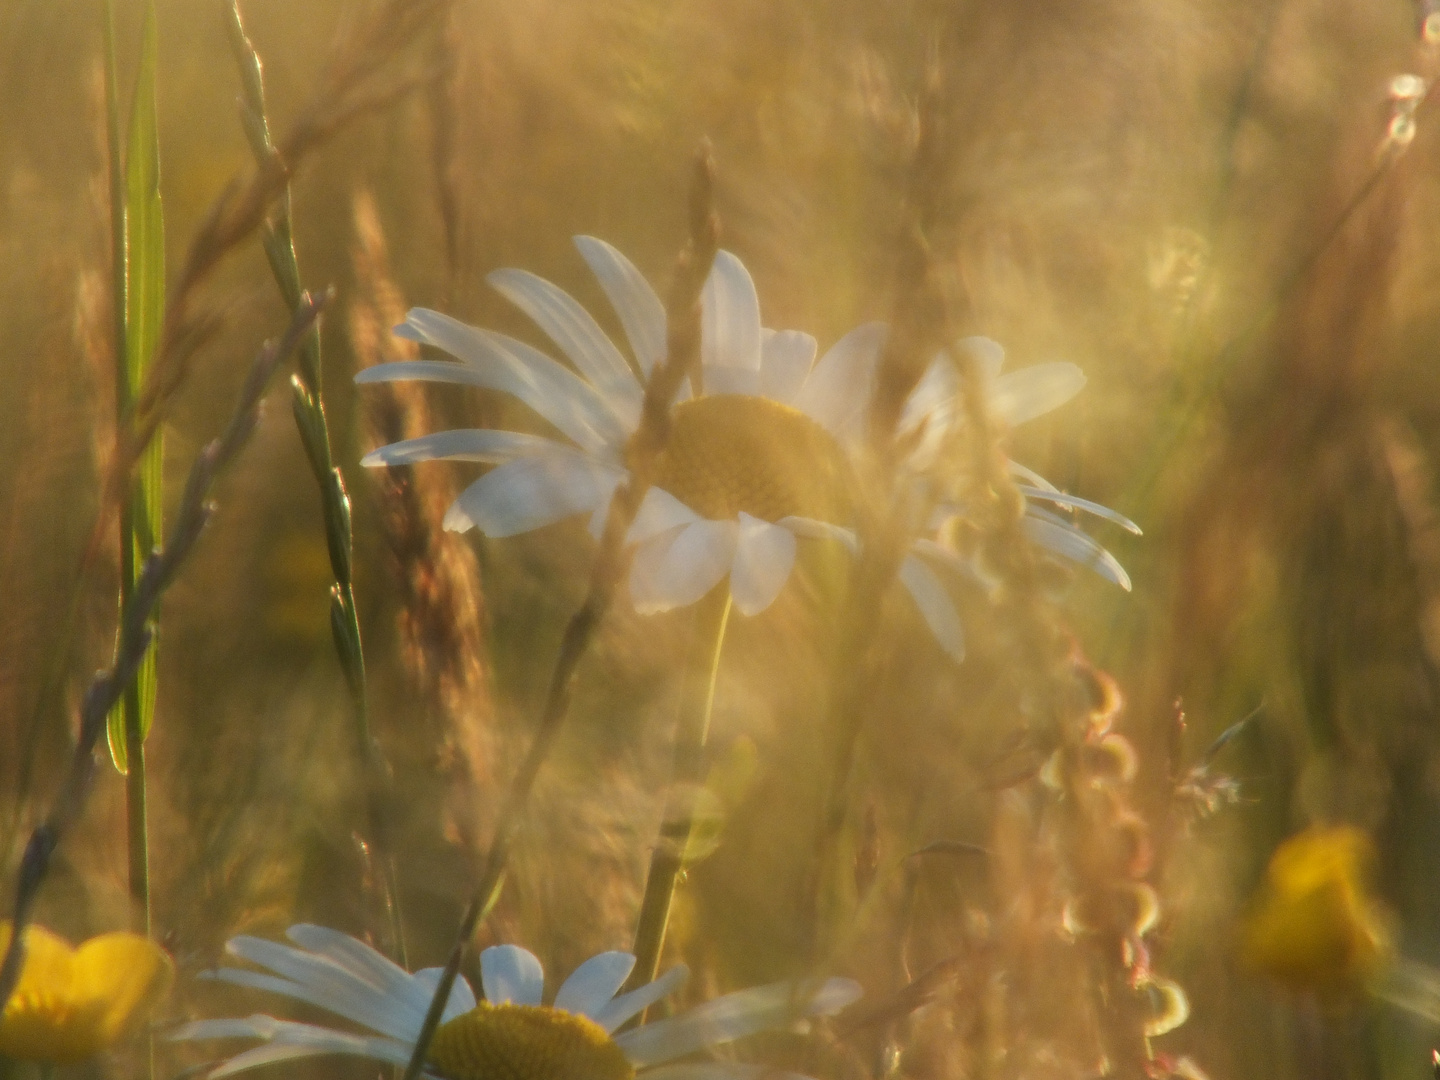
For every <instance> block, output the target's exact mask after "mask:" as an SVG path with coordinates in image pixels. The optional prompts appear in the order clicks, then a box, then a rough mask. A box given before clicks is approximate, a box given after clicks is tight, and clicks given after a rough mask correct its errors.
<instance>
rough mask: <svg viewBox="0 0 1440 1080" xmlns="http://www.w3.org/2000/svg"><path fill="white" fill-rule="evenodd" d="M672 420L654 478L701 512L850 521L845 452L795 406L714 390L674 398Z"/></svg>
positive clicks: (839, 522)
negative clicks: (688, 397)
mask: <svg viewBox="0 0 1440 1080" xmlns="http://www.w3.org/2000/svg"><path fill="white" fill-rule="evenodd" d="M671 418H672V427H671V429H670V441H669V442H668V443H667V444H666V446H665V450H664V452H663V453H662V454H661V455H660V461H659V470H658V472H657V474H656V477H655V483H656V485H657V486H658V487H661V488H664V489H665V490H666V491H668V492H669V493H670V494H671V495H674V496H675V497H676V498H677V499H679V500H680V501H681V502H683V503H684V504H685V505H686V506H688V507H690V509H691V510H694V511H695V512H696V513H697V514H700V515H701V516H702V517H707V518H711V519H714V520H717V521H720V520H726V519H729V518H734V517H735V516H736V515H738V514H739V513H740V512H741V511H742V510H743V511H744V512H745V513H747V514H751V515H753V516H755V517H758V518H763V519H764V520H766V521H771V522H774V521H779V520H780V519H781V518H783V517H786V516H788V515H791V514H794V515H796V516H799V517H809V518H816V519H817V520H820V521H828V522H830V523H832V524H836V525H846V524H849V520H850V511H851V499H852V496H851V491H852V486H853V480H852V474H851V470H850V463H849V461H848V460H847V458H846V456H845V451H844V449H843V448H842V447H841V446H840V444H839V443H838V442H836V440H835V438H834V436H832V435H831V434H830V433H829V432H828V431H826V430H825V429H824V428H823V427H821V426H820V425H819V424H817V423H816V422H815V421H814V420H812V419H810V417H808V416H806V415H805V414H804V413H802V412H801V411H800V410H799V409H792V408H791V407H790V406H788V405H782V404H781V403H780V402H778V401H772V400H770V399H769V398H763V397H750V396H746V395H741V394H717V395H715V396H713V397H700V398H692V399H691V400H689V401H684V402H681V403H680V404H679V405H677V406H676V407H675V409H674V411H673V412H672V414H671Z"/></svg>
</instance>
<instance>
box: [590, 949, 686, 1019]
mask: <svg viewBox="0 0 1440 1080" xmlns="http://www.w3.org/2000/svg"><path fill="white" fill-rule="evenodd" d="M689 977H690V969H689V968H687V967H686V966H685V965H684V964H677V965H676V966H675V967H673V968H671V969H670V970H669V971H667V972H665V974H664V975H661V976H660V977H659V978H658V979H656V980H655V981H654V982H648V983H646V984H645V985H644V986H641V987H638V988H637V989H635V990H631V991H630V992H629V993H628V994H621V995H620V996H619V997H617V998H616V999H615V1000H613V1001H611V1002H610V1003H609V1004H608V1005H606V1006H605V1007H604V1008H602V1009H600V1010H599V1011H598V1012H596V1013H595V1015H594V1016H592V1017H591V1019H592V1020H594V1021H595V1022H596V1023H597V1024H599V1025H600V1026H601V1027H602V1028H604V1029H605V1031H606V1032H607V1033H613V1032H614V1031H615V1029H616V1028H618V1027H619V1026H620V1025H621V1024H623V1023H625V1021H627V1020H629V1019H630V1018H631V1017H632V1016H638V1015H640V1013H642V1012H644V1011H645V1010H646V1009H648V1008H649V1007H650V1006H651V1005H654V1004H655V1003H656V1002H657V1001H659V1000H660V999H661V998H665V997H669V996H670V995H671V994H673V993H674V992H675V991H676V990H679V989H680V987H682V986H684V985H685V980H686V979H688V978H689Z"/></svg>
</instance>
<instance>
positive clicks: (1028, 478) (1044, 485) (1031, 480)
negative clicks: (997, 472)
mask: <svg viewBox="0 0 1440 1080" xmlns="http://www.w3.org/2000/svg"><path fill="white" fill-rule="evenodd" d="M1005 461H1006V464H1008V465H1009V466H1010V472H1011V473H1012V474H1014V475H1015V476H1018V477H1020V479H1021V480H1024V481H1025V482H1026V483H1027V484H1030V485H1031V486H1033V487H1037V488H1039V489H1040V490H1041V491H1049V492H1056V491H1059V490H1060V489H1059V488H1057V487H1056V486H1055V485H1054V484H1052V483H1050V481H1049V480H1046V479H1045V478H1044V477H1043V476H1041V475H1040V474H1039V473H1038V472H1036V471H1035V470H1034V469H1027V468H1026V467H1025V466H1024V465H1021V464H1020V463H1019V462H1018V461H1011V460H1010V459H1009V458H1006V459H1005Z"/></svg>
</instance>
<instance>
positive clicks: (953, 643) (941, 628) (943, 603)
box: [900, 555, 965, 663]
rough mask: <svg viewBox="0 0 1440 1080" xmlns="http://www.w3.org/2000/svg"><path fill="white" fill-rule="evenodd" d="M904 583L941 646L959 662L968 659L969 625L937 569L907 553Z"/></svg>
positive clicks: (903, 563)
mask: <svg viewBox="0 0 1440 1080" xmlns="http://www.w3.org/2000/svg"><path fill="white" fill-rule="evenodd" d="M900 582H901V584H903V585H904V586H905V589H906V591H908V592H909V593H910V596H911V597H912V598H913V599H914V601H915V606H916V607H917V608H919V609H920V614H921V616H922V617H923V618H924V619H925V625H926V626H928V627H930V632H931V633H932V634H934V635H935V640H936V641H938V642H939V643H940V647H941V648H942V649H944V650H945V651H946V652H947V653H949V654H950V657H951V658H952V659H953V660H955V662H956V663H959V662H960V661H961V660H963V659H965V628H964V627H963V626H962V625H961V624H960V615H959V613H958V612H956V610H955V603H954V601H952V600H951V599H950V594H949V593H947V592H946V591H945V586H944V585H942V584H941V583H940V579H939V578H938V577H936V576H935V571H934V570H931V569H930V567H928V566H926V565H925V564H924V563H923V562H921V561H920V560H919V559H918V558H916V557H915V556H914V555H907V556H905V559H904V561H903V562H901V564H900Z"/></svg>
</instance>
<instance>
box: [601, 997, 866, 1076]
mask: <svg viewBox="0 0 1440 1080" xmlns="http://www.w3.org/2000/svg"><path fill="white" fill-rule="evenodd" d="M860 993H861V991H860V986H859V984H858V983H856V982H854V981H853V980H851V979H828V980H826V981H825V983H823V984H822V985H821V986H819V987H812V988H811V989H810V990H809V991H806V990H805V989H804V988H803V987H800V986H797V985H796V984H795V983H772V984H771V985H769V986H759V987H755V988H754V989H751V990H741V991H739V992H738V993H734V994H726V995H725V996H724V997H720V998H716V999H715V1000H714V1001H708V1002H706V1003H705V1004H704V1005H698V1006H696V1007H695V1008H693V1009H691V1010H689V1011H688V1012H685V1013H682V1014H681V1015H680V1016H677V1017H674V1018H672V1019H669V1020H657V1021H655V1022H654V1023H652V1024H644V1025H642V1026H641V1027H638V1028H635V1029H634V1030H633V1031H627V1032H625V1033H623V1034H621V1035H618V1036H616V1038H615V1042H616V1043H617V1044H618V1045H619V1047H620V1049H622V1050H624V1051H625V1056H626V1057H628V1058H629V1059H630V1060H631V1061H632V1062H634V1063H635V1064H636V1065H657V1064H659V1063H661V1062H664V1061H672V1060H674V1059H675V1058H678V1057H684V1056H685V1055H686V1054H693V1053H694V1052H695V1051H697V1050H702V1049H704V1048H705V1047H707V1046H716V1045H719V1044H721V1043H727V1042H731V1041H733V1040H735V1039H739V1038H743V1037H744V1036H746V1035H753V1034H754V1033H756V1032H759V1031H768V1030H770V1029H772V1028H781V1027H786V1026H788V1025H790V1024H792V1023H794V1022H795V1021H796V1020H799V1019H802V1018H803V1017H807V1016H821V1015H827V1014H830V1013H835V1012H839V1011H840V1010H841V1009H843V1008H844V1007H845V1006H846V1005H849V1004H850V1003H851V1002H852V1001H855V1000H857V999H858V998H859V997H860Z"/></svg>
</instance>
